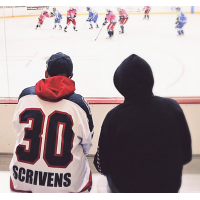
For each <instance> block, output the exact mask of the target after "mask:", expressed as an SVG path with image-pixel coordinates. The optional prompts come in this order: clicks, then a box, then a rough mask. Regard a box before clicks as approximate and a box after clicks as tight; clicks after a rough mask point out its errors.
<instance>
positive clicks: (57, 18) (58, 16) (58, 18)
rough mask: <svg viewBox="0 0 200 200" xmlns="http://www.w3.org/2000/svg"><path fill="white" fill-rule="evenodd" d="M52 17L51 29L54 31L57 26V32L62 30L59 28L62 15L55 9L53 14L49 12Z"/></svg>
mask: <svg viewBox="0 0 200 200" xmlns="http://www.w3.org/2000/svg"><path fill="white" fill-rule="evenodd" d="M51 15H52V17H54V27H53V29H56V24H58V25H59V30H62V26H61V24H60V23H61V21H62V15H61V13H60V12H59V11H58V10H56V8H53V12H51Z"/></svg>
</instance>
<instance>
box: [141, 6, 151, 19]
mask: <svg viewBox="0 0 200 200" xmlns="http://www.w3.org/2000/svg"><path fill="white" fill-rule="evenodd" d="M143 10H144V18H143V19H146V16H147V19H149V12H150V10H151V7H150V6H144V8H143Z"/></svg>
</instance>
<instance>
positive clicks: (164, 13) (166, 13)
mask: <svg viewBox="0 0 200 200" xmlns="http://www.w3.org/2000/svg"><path fill="white" fill-rule="evenodd" d="M184 13H185V14H200V12H194V13H191V12H184ZM127 14H128V15H144V13H143V12H137V13H133V12H130V13H129V12H127ZM168 14H171V15H177V13H172V12H152V13H149V15H168ZM62 15H63V16H67V14H62ZM77 15H88V13H78V14H77ZM98 15H106V13H98ZM115 15H119V14H118V13H115ZM15 17H38V14H34V15H15V16H5V18H15ZM1 18H3V16H0V19H1Z"/></svg>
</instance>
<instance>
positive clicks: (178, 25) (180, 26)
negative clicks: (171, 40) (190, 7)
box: [175, 7, 187, 36]
mask: <svg viewBox="0 0 200 200" xmlns="http://www.w3.org/2000/svg"><path fill="white" fill-rule="evenodd" d="M176 11H177V14H178V16H177V22H176V23H175V24H176V27H175V28H176V30H177V31H178V35H177V36H181V35H184V32H183V26H184V25H185V24H186V23H187V18H186V16H185V15H184V13H183V12H182V11H181V8H180V7H176Z"/></svg>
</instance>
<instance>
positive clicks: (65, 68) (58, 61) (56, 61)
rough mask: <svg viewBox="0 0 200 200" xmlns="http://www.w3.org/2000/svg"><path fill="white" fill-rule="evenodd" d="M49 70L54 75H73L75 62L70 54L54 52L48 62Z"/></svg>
mask: <svg viewBox="0 0 200 200" xmlns="http://www.w3.org/2000/svg"><path fill="white" fill-rule="evenodd" d="M46 64H47V72H48V74H49V75H50V76H51V77H52V76H58V75H62V74H66V76H67V77H71V76H72V73H73V63H72V60H71V58H70V57H69V56H67V55H66V54H63V53H62V52H58V53H56V54H53V55H52V56H51V57H50V58H49V59H48V60H47V62H46Z"/></svg>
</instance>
